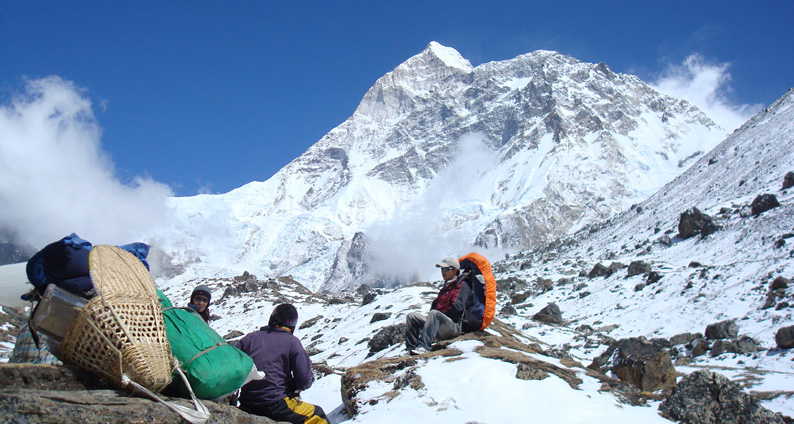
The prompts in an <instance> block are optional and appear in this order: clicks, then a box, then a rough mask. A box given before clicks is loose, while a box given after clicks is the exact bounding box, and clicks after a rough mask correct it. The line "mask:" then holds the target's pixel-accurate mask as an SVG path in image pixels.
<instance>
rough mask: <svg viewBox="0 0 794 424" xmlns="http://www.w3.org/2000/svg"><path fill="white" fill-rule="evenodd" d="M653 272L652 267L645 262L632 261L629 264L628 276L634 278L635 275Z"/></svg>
mask: <svg viewBox="0 0 794 424" xmlns="http://www.w3.org/2000/svg"><path fill="white" fill-rule="evenodd" d="M650 270H651V265H650V264H649V263H647V262H643V261H632V262H631V263H630V264H629V269H628V273H627V276H629V277H633V276H635V275H640V274H645V273H647V272H649V271H650Z"/></svg>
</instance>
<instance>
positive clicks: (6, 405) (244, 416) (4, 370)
mask: <svg viewBox="0 0 794 424" xmlns="http://www.w3.org/2000/svg"><path fill="white" fill-rule="evenodd" d="M163 399H165V400H166V401H169V402H174V403H177V404H179V405H182V406H184V407H186V408H191V409H192V408H193V405H192V403H191V402H190V401H188V400H187V399H179V398H166V397H163ZM202 402H203V403H204V405H206V406H207V409H209V411H210V413H211V414H212V417H211V418H210V420H209V421H207V423H209V424H212V423H218V424H221V423H238V424H255V423H263V424H272V423H275V422H276V421H273V420H271V419H268V418H265V417H259V416H256V415H251V414H248V413H245V412H243V411H241V410H240V409H238V408H236V407H234V406H231V405H224V404H220V403H216V402H211V401H202ZM65 420H66V421H68V422H75V423H80V424H94V423H96V424H100V423H102V424H104V423H132V422H134V423H166V424H167V423H173V424H182V423H184V422H185V421H184V420H183V419H182V417H180V416H179V415H178V414H177V413H175V412H173V411H171V410H170V409H168V407H166V406H165V405H163V404H161V403H159V402H155V401H153V400H150V399H148V398H144V397H139V396H138V395H130V393H127V392H124V391H121V390H116V389H115V388H114V387H113V386H110V385H109V384H107V383H103V382H102V381H100V380H99V379H97V378H96V377H94V376H93V375H91V374H89V373H88V372H85V371H83V370H81V369H79V368H73V367H69V366H52V365H32V364H0V422H14V423H28V422H30V423H34V422H35V423H62V422H65Z"/></svg>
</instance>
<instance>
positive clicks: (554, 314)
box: [532, 303, 563, 324]
mask: <svg viewBox="0 0 794 424" xmlns="http://www.w3.org/2000/svg"><path fill="white" fill-rule="evenodd" d="M532 319H534V320H535V321H540V322H546V323H549V324H562V322H563V320H562V311H560V307H559V306H557V304H556V303H549V304H548V305H547V306H546V307H545V308H543V309H541V310H540V311H539V312H538V313H536V314H535V315H533V316H532Z"/></svg>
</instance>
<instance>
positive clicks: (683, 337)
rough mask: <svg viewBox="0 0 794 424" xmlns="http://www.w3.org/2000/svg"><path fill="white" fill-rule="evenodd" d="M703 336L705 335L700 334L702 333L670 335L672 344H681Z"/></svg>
mask: <svg viewBox="0 0 794 424" xmlns="http://www.w3.org/2000/svg"><path fill="white" fill-rule="evenodd" d="M701 337H703V335H702V334H700V333H694V334H693V333H681V334H676V335H675V336H673V337H670V344H672V345H680V344H686V343H691V342H692V341H693V340H695V339H697V338H701Z"/></svg>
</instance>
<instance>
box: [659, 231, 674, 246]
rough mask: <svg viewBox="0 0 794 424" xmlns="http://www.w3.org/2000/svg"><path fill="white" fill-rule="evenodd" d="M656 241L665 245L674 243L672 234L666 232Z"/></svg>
mask: <svg viewBox="0 0 794 424" xmlns="http://www.w3.org/2000/svg"><path fill="white" fill-rule="evenodd" d="M654 243H657V244H661V245H662V246H665V247H670V246H672V245H673V240H672V239H671V238H670V236H668V235H666V234H665V235H662V236H661V237H659V238H658V239H656V241H655V242H654Z"/></svg>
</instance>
